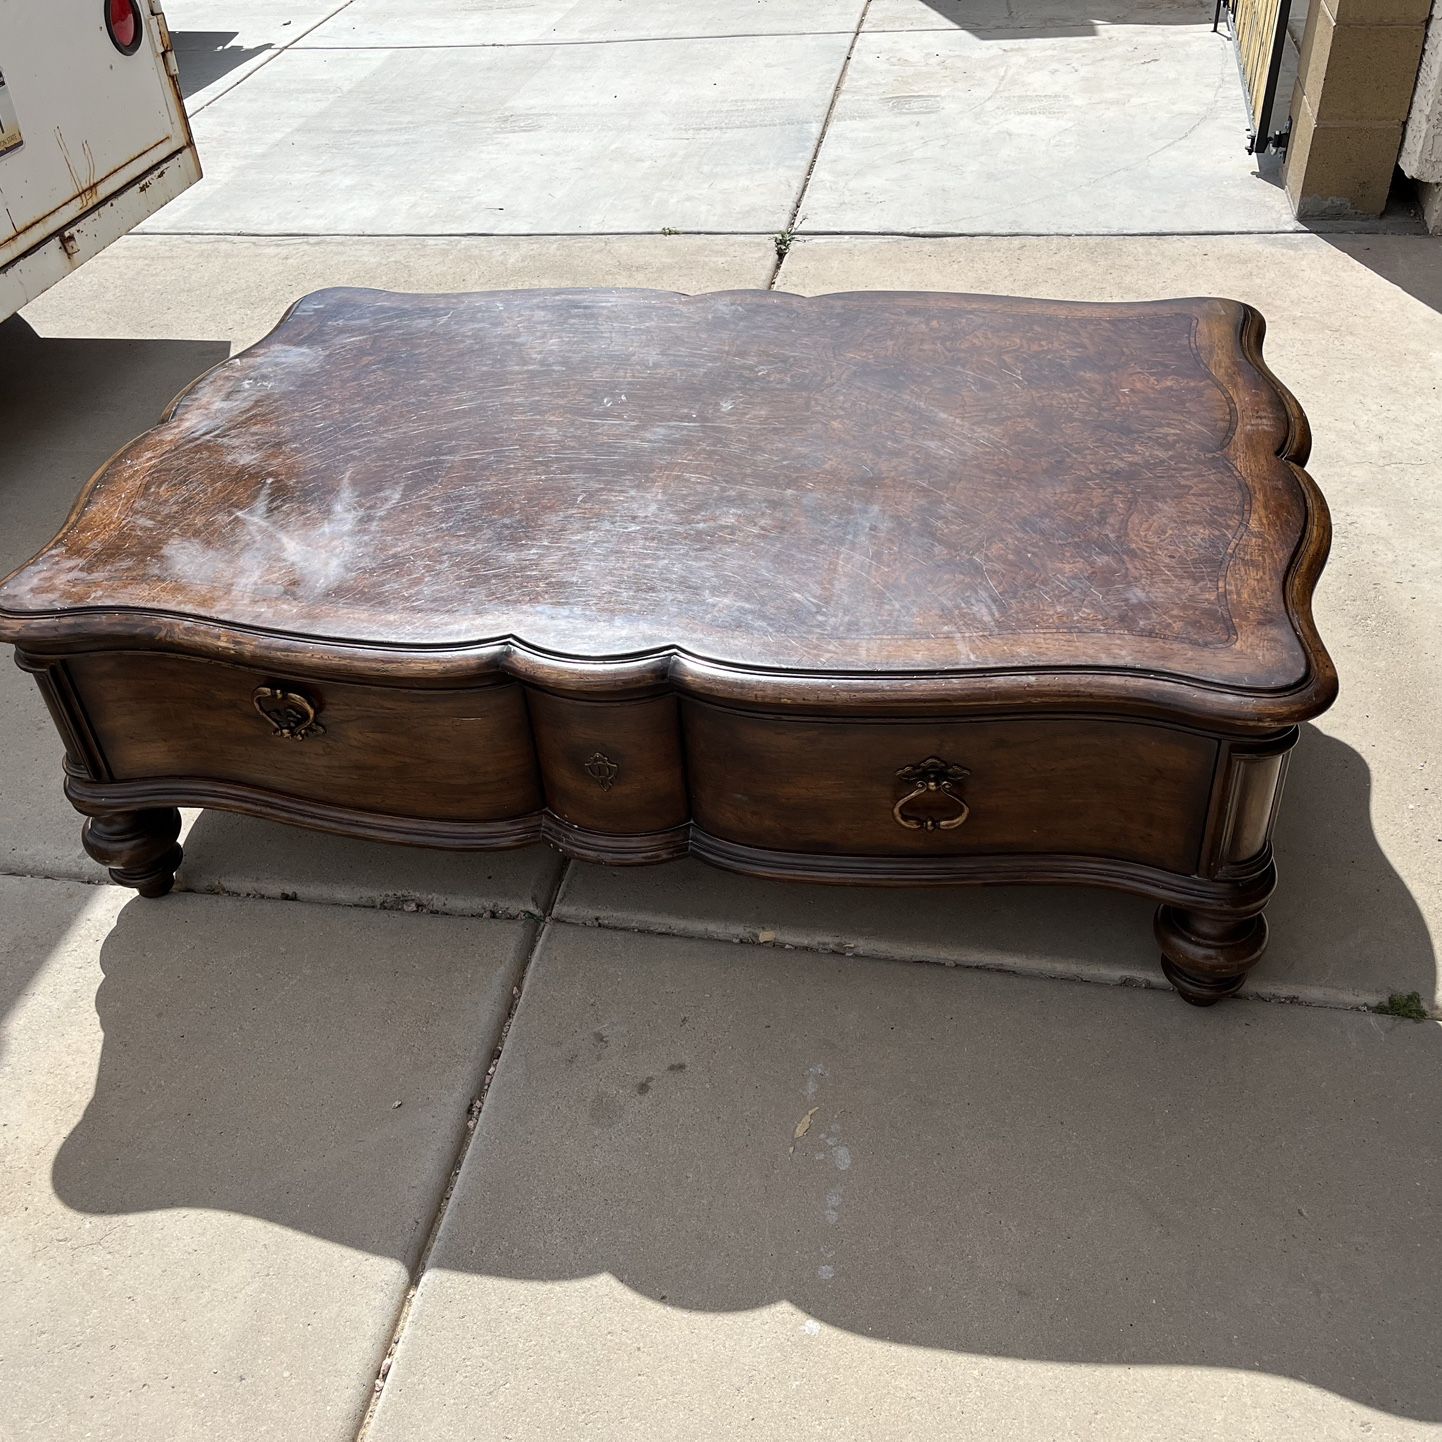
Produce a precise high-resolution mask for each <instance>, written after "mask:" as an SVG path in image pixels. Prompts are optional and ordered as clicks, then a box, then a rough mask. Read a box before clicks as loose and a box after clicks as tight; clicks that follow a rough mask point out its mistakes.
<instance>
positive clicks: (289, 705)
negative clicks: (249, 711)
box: [250, 686, 325, 741]
mask: <svg viewBox="0 0 1442 1442" xmlns="http://www.w3.org/2000/svg"><path fill="white" fill-rule="evenodd" d="M250 699H251V703H252V704H253V705H254V706H255V709H256V710H257V711H259V712H260V714H261V715H262V716H264V717H265V719H266V720H267V721H269V722H270V724H271V727H272V728H273V729H272V731H271V735H273V736H285V737H288V738H289V739H290V740H292V741H304V740H305V738H306V737H307V736H324V735H325V727H324V726H322V725H321V724H320V722H319V721H317V720H316V719H315V718H316V712H317V711H319V710H320V704H319V703H318V702H316V701H312V700H311V699H310V697H309V696H306V695H304V694H303V693H302V692H300V691H285V690H282V689H281V688H280V687H279V686H257V687H256V688H255V690H254V691H253V692H251V696H250Z"/></svg>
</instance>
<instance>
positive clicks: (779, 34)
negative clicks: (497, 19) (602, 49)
mask: <svg viewBox="0 0 1442 1442" xmlns="http://www.w3.org/2000/svg"><path fill="white" fill-rule="evenodd" d="M350 3H351V0H346V4H347V5H349V4H350ZM336 13H337V14H339V11H337V12H336ZM321 23H322V24H324V23H325V22H324V21H322V22H321ZM314 30H315V26H311V28H310V29H309V30H307V31H306V32H305V33H306V34H307V35H310V34H312V33H313V32H314ZM850 33H851V32H850V31H848V30H738V31H736V32H735V33H734V34H726V35H714V34H706V35H617V36H614V37H612V38H611V39H609V40H603V39H595V38H593V39H583V40H467V41H465V42H463V43H461V44H458V45H442V44H440V43H435V44H431V45H426V44H422V43H419V42H417V43H413V44H410V45H301V44H299V43H298V42H297V41H292V42H291V43H290V44H289V45H287V46H286V47H285V48H286V49H287V50H290V49H297V50H310V51H322V50H327V51H339V52H345V51H351V50H384V51H387V52H389V51H392V50H444V51H447V52H449V51H452V50H538V49H548V48H551V47H553V46H557V45H664V44H666V43H667V42H668V41H671V40H805V39H808V38H809V37H811V36H813V35H849V34H850ZM257 68H259V67H257ZM254 73H255V71H251V74H252V75H253V74H254ZM238 83H239V82H237V84H238Z"/></svg>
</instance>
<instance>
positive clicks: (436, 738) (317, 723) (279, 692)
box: [66, 652, 542, 821]
mask: <svg viewBox="0 0 1442 1442" xmlns="http://www.w3.org/2000/svg"><path fill="white" fill-rule="evenodd" d="M66 669H67V671H68V672H69V674H70V679H71V683H72V685H73V686H74V688H75V691H76V693H77V695H78V697H79V699H80V701H81V704H82V706H83V708H84V711H85V714H86V716H87V718H88V720H89V724H90V728H91V731H92V733H93V734H94V736H95V739H96V741H97V742H98V744H99V747H100V751H101V753H102V755H103V756H104V759H105V762H106V765H107V767H108V769H109V771H110V774H111V777H112V778H113V779H114V780H116V781H135V780H140V779H143V778H146V777H159V776H190V777H202V778H205V779H207V780H215V781H231V782H238V783H241V784H243V785H250V786H255V787H258V788H260V789H263V790H265V791H270V792H280V793H282V794H284V795H288V796H297V797H304V798H306V799H309V800H314V801H325V802H329V803H331V804H333V805H338V806H345V807H349V808H351V809H353V810H356V811H366V812H374V813H377V814H383V815H392V816H406V817H414V818H417V819H437V820H457V821H491V820H502V819H506V818H509V817H516V816H524V815H528V814H530V813H532V812H535V811H538V810H539V809H540V807H541V805H542V801H541V793H540V786H539V783H538V779H537V774H536V759H535V754H534V752H533V749H532V746H531V737H530V728H529V724H528V721H527V715H526V703H525V699H524V697H523V695H522V692H521V688H520V687H519V686H518V685H515V684H513V683H504V684H500V685H494V686H482V687H477V688H475V689H472V690H457V691H450V690H422V689H415V690H407V689H403V688H401V687H392V686H365V685H355V684H352V683H349V682H339V681H309V680H298V679H296V678H294V677H289V678H288V677H286V676H283V675H278V674H275V673H266V672H258V671H250V670H247V669H244V668H241V667H235V666H227V665H223V664H220V663H218V662H211V661H199V660H193V659H190V658H187V657H175V656H141V655H136V654H133V653H121V652H107V653H104V654H96V655H89V656H79V657H75V658H73V659H71V660H69V661H67V662H66ZM287 733H289V734H287Z"/></svg>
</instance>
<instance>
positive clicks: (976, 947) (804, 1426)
mask: <svg viewBox="0 0 1442 1442" xmlns="http://www.w3.org/2000/svg"><path fill="white" fill-rule="evenodd" d="M167 9H168V13H169V16H170V20H171V23H172V26H173V28H174V30H175V32H176V40H177V49H178V51H179V54H180V59H181V67H182V72H183V75H184V78H185V83H186V87H187V89H188V91H189V92H190V96H191V99H190V103H191V105H192V108H193V112H194V122H195V129H196V134H197V138H198V140H199V143H200V147H201V152H202V158H203V161H204V163H205V166H206V170H207V179H206V180H205V181H204V182H203V183H202V184H201V185H200V186H198V187H196V188H195V189H194V190H193V191H192V192H190V193H189V194H187V195H186V196H184V197H182V198H181V199H180V200H178V201H177V202H175V203H174V204H172V205H171V206H170V207H169V208H168V209H167V210H165V211H163V212H162V213H161V214H160V215H158V216H157V217H155V218H154V219H153V220H152V221H151V222H150V223H148V224H147V226H146V227H145V230H144V233H143V234H138V235H135V236H132V237H130V238H128V239H127V240H125V241H123V242H121V243H120V244H118V245H116V246H115V247H113V248H112V249H111V250H110V251H108V252H106V253H105V254H104V255H102V256H101V257H99V258H97V259H96V260H95V261H93V262H91V263H90V264H88V265H87V266H86V267H84V268H83V269H82V270H81V271H80V272H78V273H77V274H76V275H75V276H74V277H72V278H71V279H70V280H68V281H67V282H66V283H65V284H63V285H62V286H60V287H58V288H57V289H56V290H54V291H52V292H50V293H49V294H48V295H46V296H45V297H43V298H42V299H41V300H40V301H39V302H37V303H36V304H35V305H33V306H31V307H30V309H29V310H28V311H27V312H26V313H25V314H24V315H23V316H22V317H18V318H16V319H13V320H12V321H10V322H8V323H7V324H5V325H4V326H0V434H3V437H4V444H3V446H0V519H3V524H0V553H3V554H0V564H3V565H4V566H6V567H8V565H9V564H12V563H15V562H18V561H20V560H22V559H23V558H24V557H25V556H26V555H28V554H29V553H30V551H32V550H33V549H34V548H35V547H37V546H38V545H39V544H41V543H42V542H43V541H44V540H45V539H46V538H47V537H48V535H49V534H50V533H51V531H52V530H53V529H54V528H55V526H56V525H57V524H58V523H59V521H60V520H61V519H62V517H63V516H64V514H65V511H66V510H67V509H68V507H69V504H70V502H71V500H72V499H73V497H74V495H75V493H76V491H77V490H78V489H79V487H80V486H81V485H82V484H83V482H84V480H85V479H86V477H87V476H88V475H89V474H90V473H91V472H92V471H93V470H94V468H95V467H97V466H98V465H100V464H101V463H102V462H103V461H104V460H105V459H106V457H107V456H108V455H109V454H110V453H111V452H112V451H113V450H114V449H115V448H116V447H117V446H118V445H120V444H121V443H123V442H124V441H125V440H127V439H128V438H129V437H130V436H132V435H133V434H135V433H136V432H137V431H139V430H141V429H143V428H144V427H145V426H146V425H148V424H150V423H151V422H152V421H153V419H154V418H155V417H156V416H157V415H158V414H159V412H160V410H161V408H162V407H163V405H164V404H165V402H166V401H167V400H168V399H169V398H170V396H171V395H172V394H174V392H176V391H177V390H179V389H180V388H181V386H182V385H184V384H185V383H186V382H188V381H189V380H190V379H191V378H193V377H194V376H195V375H197V374H198V373H199V372H200V371H202V370H204V369H205V368H207V367H208V366H210V365H212V364H214V363H215V362H216V361H217V360H219V359H222V358H223V357H224V356H225V355H227V354H228V353H230V352H231V351H232V350H234V349H236V348H238V347H240V346H243V345H246V344H248V343H250V342H251V341H253V340H254V339H256V338H257V337H258V336H259V335H261V334H262V333H263V332H264V331H265V330H266V329H267V328H268V327H269V326H270V325H271V324H273V322H274V321H275V319H276V318H277V317H278V316H279V314H280V313H281V311H282V310H283V308H284V307H285V306H286V305H287V304H288V303H289V301H290V300H292V299H293V298H294V297H295V296H297V295H299V294H302V293H304V292H305V291H307V290H311V289H315V288H317V287H320V286H323V285H332V284H356V285H373V286H384V287H390V288H394V289H414V290H452V289H483V288H491V287H500V286H539V285H638V286H659V287H665V288H670V289H677V290H684V291H701V290H711V289H724V288H730V287H766V286H768V285H774V286H777V287H779V288H783V289H790V290H794V291H798V292H803V293H806V292H810V293H815V292H823V291H829V290H845V289H865V288H932V289H948V290H978V291H1002V292H1011V293H1019V294H1040V295H1053V296H1066V297H1078V298H1112V297H1117V298H1141V297H1147V296H1164V295H1177V294H1198V293H1217V294H1224V295H1233V296H1237V297H1239V298H1241V299H1244V300H1248V301H1251V302H1253V303H1254V304H1256V305H1258V306H1259V307H1260V308H1261V309H1262V310H1263V312H1264V313H1265V314H1266V315H1267V317H1268V320H1269V334H1268V354H1269V357H1270V359H1271V362H1272V364H1273V366H1274V368H1275V369H1276V371H1277V372H1278V374H1279V375H1280V376H1281V377H1282V378H1283V379H1284V380H1285V381H1286V382H1287V384H1288V385H1289V386H1290V387H1291V388H1292V389H1293V390H1294V391H1295V392H1296V394H1297V396H1298V397H1299V399H1300V400H1301V401H1302V403H1303V405H1304V406H1305V407H1306V409H1307V410H1308V412H1309V414H1310V416H1311V419H1312V422H1313V429H1314V432H1315V438H1316V440H1315V448H1314V457H1313V462H1312V466H1311V469H1312V471H1313V474H1314V475H1315V476H1316V478H1317V480H1318V482H1319V483H1320V484H1321V486H1322V488H1323V490H1324V491H1325V492H1326V494H1327V495H1328V497H1329V500H1330V502H1331V505H1332V510H1333V519H1334V523H1335V544H1334V550H1333V557H1332V561H1331V565H1330V567H1329V570H1328V572H1327V574H1326V577H1325V578H1324V581H1323V585H1322V587H1321V590H1320V592H1319V595H1318V600H1317V616H1318V621H1319V625H1320V627H1321V629H1322V632H1323V635H1324V637H1325V638H1326V640H1327V643H1328V645H1329V647H1330V648H1331V650H1332V652H1333V655H1334V657H1335V659H1336V662H1337V666H1338V670H1339V672H1340V673H1341V678H1342V696H1341V700H1340V701H1339V702H1338V704H1337V706H1336V707H1335V708H1334V709H1333V710H1332V711H1331V712H1329V713H1328V714H1327V715H1326V716H1325V717H1323V718H1322V719H1321V721H1320V722H1319V723H1317V724H1316V725H1313V726H1309V727H1307V728H1306V729H1305V734H1304V736H1303V740H1302V743H1301V746H1300V748H1299V750H1298V752H1297V755H1296V760H1295V763H1294V766H1293V768H1292V772H1291V777H1290V780H1289V783H1288V795H1287V798H1286V803H1285V806H1284V808H1283V814H1282V822H1281V827H1280V830H1279V834H1278V836H1277V838H1276V845H1277V851H1278V860H1279V865H1280V867H1281V870H1282V878H1283V879H1282V885H1281V889H1280V890H1279V892H1278V894H1277V897H1276V900H1275V902H1274V903H1273V905H1272V907H1271V909H1270V912H1269V915H1270V916H1271V919H1272V924H1273V938H1274V940H1273V945H1272V948H1271V950H1270V952H1269V954H1268V956H1267V958H1266V959H1265V960H1264V962H1263V964H1262V965H1261V966H1260V967H1259V968H1258V969H1257V971H1256V972H1255V973H1254V975H1253V978H1252V982H1251V985H1250V986H1249V989H1248V992H1247V993H1246V995H1245V997H1244V998H1243V999H1240V1000H1238V1001H1235V1002H1231V1003H1228V1004H1225V1005H1223V1006H1220V1007H1218V1008H1216V1009H1214V1010H1212V1011H1209V1012H1205V1013H1203V1012H1196V1011H1193V1010H1191V1009H1189V1008H1186V1007H1184V1006H1183V1005H1182V1004H1181V1003H1180V1002H1179V1001H1178V1000H1177V999H1176V998H1175V997H1174V996H1173V995H1172V994H1171V993H1170V992H1169V991H1166V990H1163V989H1160V986H1159V984H1160V977H1159V973H1158V970H1157V967H1156V960H1155V956H1154V954H1153V947H1152V943H1151V940H1150V930H1149V917H1150V910H1151V908H1150V906H1149V905H1148V904H1147V903H1145V902H1143V901H1141V900H1137V899H1132V898H1127V897H1120V896H1109V895H1102V894H1097V893H1091V892H1086V891H1076V892H1062V891H1050V890H1039V891H1027V892H1016V891H1006V890H996V891H986V892H956V893H946V892H925V893H921V892H918V893H906V892H888V891H880V892H872V891H868V890H865V889H838V890H822V889H816V888H809V887H803V886H792V887H787V886H781V885H775V884H770V883H764V882H760V881H754V880H748V879H744V878H738V877H731V876H727V875H724V874H722V873H719V872H713V871H708V870H705V869H703V868H701V867H700V866H699V865H694V864H691V863H680V864H676V865H671V866H665V867H658V868H651V869H646V870H624V871H606V870H602V869H599V868H595V867H590V866H585V865H579V864H564V863H562V862H561V861H560V859H559V858H558V857H556V856H554V855H552V854H551V853H549V852H546V851H543V850H539V849H537V850H528V851H520V852H513V853H504V854H494V855H481V856H463V855H452V854H442V853H427V852H419V851H407V850H400V849H395V848H389V847H385V846H380V845H368V844H363V843H352V842H344V841H339V840H335V839H331V838H326V837H321V836H312V835H306V834H302V833H297V832H292V831H286V830H283V829H279V828H276V827H272V826H267V825H265V824H263V823H260V822H256V821H252V820H248V819H243V818H238V817H230V816H226V815H223V814H220V813H204V814H200V815H197V816H192V817H189V818H188V819H187V824H188V836H187V838H186V846H187V853H186V862H185V866H184V868H183V870H182V873H181V877H180V890H179V892H178V893H177V894H176V895H174V896H173V897H170V898H167V899H166V900H165V901H163V902H159V903H155V902H143V901H138V900H135V899H133V898H132V897H131V895H130V893H128V892H122V891H120V890H118V889H116V888H114V887H112V886H109V885H106V884H101V880H102V874H101V873H100V869H99V868H98V867H96V866H94V865H93V864H92V863H91V862H89V861H88V860H87V858H86V857H85V856H84V855H83V853H82V852H81V850H80V846H79V825H78V818H76V817H75V816H74V815H73V814H72V813H71V812H70V810H69V808H68V807H67V806H66V805H65V803H64V801H63V799H62V797H61V792H60V751H59V745H58V742H57V741H56V739H55V736H54V734H53V730H52V728H51V726H50V723H49V721H48V718H47V717H46V715H45V712H44V708H43V706H42V704H41V703H40V700H39V698H38V695H36V694H35V693H34V690H33V687H32V685H31V684H30V682H29V681H28V680H27V679H26V678H25V677H22V676H20V675H19V674H18V673H13V672H11V673H10V674H8V675H4V676H0V725H3V728H4V729H3V735H4V738H5V745H4V747H3V752H0V1018H3V1022H0V1025H3V1032H0V1219H3V1220H0V1296H3V1297H4V1298H5V1303H4V1305H3V1306H0V1376H3V1378H4V1386H3V1387H0V1439H4V1442H12V1439H13V1442H40V1439H52V1438H53V1439H65V1442H70V1439H75V1438H81V1437H87V1438H104V1439H126V1442H151V1439H183V1438H184V1439H188V1438H196V1439H202V1438H203V1439H206V1442H217V1439H230V1438H234V1439H245V1442H258V1439H306V1442H310V1439H344V1442H351V1439H355V1438H357V1437H363V1438H365V1439H368V1442H411V1439H420V1438H448V1439H449V1438H458V1439H459V1438H477V1439H479V1438H514V1439H522V1442H533V1439H546V1442H550V1439H562V1438H586V1439H593V1438H625V1439H628V1442H629V1439H673V1438H706V1439H710V1438H742V1437H745V1438H748V1439H749V1438H776V1439H788V1442H790V1439H797V1438H813V1437H814V1438H818V1439H821V1438H825V1439H828V1442H837V1439H845V1442H852V1439H854V1442H861V1439H867V1442H871V1439H882V1438H897V1439H900V1438H907V1439H910V1438H929V1437H945V1438H951V1437H984V1438H1018V1439H1047V1442H1050V1439H1054V1438H1063V1437H1064V1438H1074V1439H1087V1442H1092V1439H1095V1442H1119V1439H1137V1442H1141V1439H1154V1438H1158V1437H1166V1438H1168V1439H1198V1442H1201V1439H1208V1442H1213V1439H1217V1438H1227V1439H1233V1438H1236V1439H1244V1438H1245V1439H1271V1438H1297V1439H1308V1442H1312V1439H1324V1438H1338V1439H1340V1438H1354V1437H1355V1438H1361V1437H1366V1438H1370V1439H1381V1438H1388V1439H1391V1438H1412V1437H1418V1438H1421V1437H1438V1436H1442V1375H1439V1364H1438V1352H1437V1346H1436V1339H1437V1337H1438V1336H1439V1335H1442V1301H1439V1298H1442V1263H1439V1261H1438V1255H1437V1246H1436V1238H1437V1236H1438V1233H1439V1226H1442V1217H1439V1214H1438V1213H1439V1200H1442V1187H1439V1182H1442V1175H1439V1173H1442V1167H1439V1158H1442V1144H1439V1135H1442V1132H1439V1128H1438V1125H1437V1122H1438V1110H1439V1097H1442V1035H1439V1031H1438V1027H1437V1025H1436V1024H1435V1023H1431V1022H1428V1023H1420V1024H1419V1023H1415V1022H1411V1021H1407V1020H1400V1019H1396V1018H1394V1017H1390V1016H1384V1015H1378V1014H1375V1013H1372V1012H1370V1011H1368V1010H1367V1007H1368V1006H1369V1005H1370V1004H1375V1003H1377V1002H1381V1001H1384V1000H1385V999H1386V998H1387V997H1388V995H1389V994H1391V993H1409V992H1413V991H1416V992H1418V993H1419V994H1420V995H1421V996H1422V998H1423V999H1424V1000H1425V1001H1426V1002H1427V1003H1428V1004H1429V1005H1436V1004H1437V1002H1438V1000H1439V998H1438V986H1437V966H1436V953H1435V941H1434V937H1435V936H1436V934H1437V932H1438V928H1439V924H1442V864H1439V859H1442V857H1439V853H1442V783H1439V781H1438V779H1437V775H1436V773H1437V771H1438V768H1439V767H1442V746H1439V741H1442V723H1439V720H1438V718H1439V716H1442V654H1439V651H1442V648H1439V641H1438V637H1439V634H1442V632H1439V627H1438V624H1437V615H1438V611H1439V602H1442V566H1439V560H1438V557H1439V556H1442V545H1439V539H1442V537H1439V529H1442V523H1439V514H1442V513H1439V509H1438V504H1437V494H1436V493H1437V487H1436V479H1437V474H1438V464H1439V463H1438V460H1437V457H1438V455H1439V453H1442V406H1439V404H1438V401H1439V386H1442V251H1439V247H1438V243H1437V242H1436V241H1434V240H1431V239H1429V238H1427V237H1425V236H1420V235H1415V234H1407V233H1399V227H1397V226H1395V225H1393V226H1388V227H1385V228H1384V227H1380V226H1379V227H1378V228H1377V231H1376V233H1372V234H1360V233H1352V234H1346V235H1323V234H1315V233H1308V232H1303V231H1300V230H1298V228H1297V227H1296V225H1295V222H1293V221H1292V220H1291V218H1290V215H1289V213H1288V212H1287V210H1286V207H1285V204H1284V202H1283V200H1282V197H1281V192H1280V191H1279V190H1278V188H1277V186H1276V184H1275V176H1272V175H1270V174H1259V173H1257V171H1256V169H1255V167H1254V166H1253V164H1252V162H1251V161H1250V160H1249V158H1248V157H1247V156H1246V154H1245V152H1244V149H1243V130H1242V114H1241V103H1240V100H1239V97H1238V95H1237V92H1236V76H1235V70H1234V66H1233V61H1232V58H1231V55H1230V52H1229V51H1228V50H1227V48H1226V45H1225V43H1224V42H1222V41H1220V40H1219V39H1218V38H1217V37H1214V36H1213V35H1212V34H1211V33H1210V28H1209V21H1210V8H1209V7H1203V6H1202V5H1199V4H1184V3H1181V0H1177V3H1175V4H1160V5H1145V4H1137V3H1128V0H1091V3H1088V0H1036V3H1035V4H1027V3H1024V0H966V3H958V0H869V3H865V0H806V3H801V0H686V3H682V0H597V3H594V4H591V5H588V6H581V5H576V4H570V3H561V0H485V3H482V0H424V3H421V0H417V3H413V4H409V5H400V4H396V3H394V0H389V3H388V0H350V3H348V4H340V3H338V0H313V3H302V0H296V3H290V0H258V3H250V4H247V5H244V6H241V5H238V4H235V3H234V0H230V3H222V0H171V3H170V4H169V5H168V7H167ZM1400 230H1401V231H1402V232H1405V230H1406V227H1405V225H1403V226H1402V227H1400ZM673 232H674V233H673ZM778 235H779V236H781V237H783V239H782V243H781V244H780V245H779V246H778V244H777V243H776V239H775V237H777V236H778ZM922 963H932V964H929V965H928V964H922ZM807 1118H809V1119H810V1120H809V1124H808V1125H807V1126H806V1127H804V1128H801V1126H800V1124H801V1123H802V1122H803V1120H805V1119H807ZM798 1131H799V1132H800V1134H799V1135H798Z"/></svg>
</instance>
